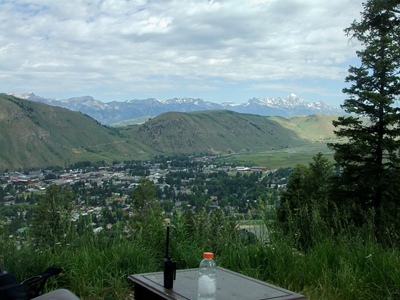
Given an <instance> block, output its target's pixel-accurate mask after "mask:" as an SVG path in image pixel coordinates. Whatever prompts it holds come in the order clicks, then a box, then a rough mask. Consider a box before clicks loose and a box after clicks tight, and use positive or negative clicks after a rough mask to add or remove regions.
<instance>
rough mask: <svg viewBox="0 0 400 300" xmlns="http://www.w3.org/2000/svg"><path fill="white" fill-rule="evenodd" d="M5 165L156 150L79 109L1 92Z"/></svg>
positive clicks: (1, 161) (141, 155) (1, 164)
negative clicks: (72, 109) (121, 134)
mask: <svg viewBox="0 0 400 300" xmlns="http://www.w3.org/2000/svg"><path fill="white" fill-rule="evenodd" d="M0 141H1V144H2V150H1V155H0V170H1V169H5V168H8V169H18V168H30V167H45V166H56V165H57V166H63V165H66V164H72V163H75V162H78V161H84V160H89V161H92V162H95V161H101V160H105V161H108V162H112V161H113V160H124V159H126V157H127V156H129V157H133V158H130V159H145V158H148V157H149V155H148V154H151V153H154V151H152V150H151V149H150V148H149V147H147V146H144V145H142V144H141V143H140V142H136V141H133V140H132V139H122V138H121V137H120V136H119V135H118V133H117V131H113V130H111V129H110V128H107V127H104V126H101V125H100V124H99V123H98V122H97V121H95V120H93V119H92V118H90V117H88V116H86V115H83V114H81V113H78V112H72V111H69V110H67V109H63V108H60V107H55V106H50V105H45V104H41V103H37V102H32V101H27V100H22V99H18V98H15V97H12V96H7V95H4V94H2V95H0Z"/></svg>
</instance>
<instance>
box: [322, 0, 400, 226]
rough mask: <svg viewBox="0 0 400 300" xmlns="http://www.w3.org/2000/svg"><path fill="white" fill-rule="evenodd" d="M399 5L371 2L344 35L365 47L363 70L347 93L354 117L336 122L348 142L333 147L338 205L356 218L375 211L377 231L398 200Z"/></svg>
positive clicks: (356, 70) (392, 0)
mask: <svg viewBox="0 0 400 300" xmlns="http://www.w3.org/2000/svg"><path fill="white" fill-rule="evenodd" d="M399 5H400V2H399V0H369V1H367V2H366V3H364V4H363V6H364V11H363V12H362V13H361V20H360V21H356V20H355V21H354V22H353V23H352V24H351V26H350V27H349V28H347V29H345V32H346V34H347V35H348V36H349V37H350V38H351V39H355V40H357V41H359V42H361V45H362V46H363V49H362V50H360V51H357V56H358V57H359V58H360V60H361V66H360V67H354V66H350V69H349V75H348V76H347V77H346V82H348V83H350V86H349V87H347V88H344V89H343V92H344V93H346V94H347V95H348V96H349V98H348V99H346V100H345V101H344V104H343V105H342V108H343V109H344V110H345V111H346V112H347V113H350V115H349V116H343V117H340V118H339V119H338V121H334V122H333V124H334V126H335V127H336V131H335V133H336V135H337V136H338V137H339V138H344V139H345V140H346V142H345V143H336V144H330V147H331V148H332V149H333V150H334V151H335V160H336V162H337V164H338V166H339V167H340V168H341V175H340V176H338V177H337V179H338V180H337V182H336V195H335V197H336V199H337V200H338V203H340V204H342V205H345V206H346V205H347V206H349V207H354V208H355V210H354V211H355V212H357V211H358V212H362V211H364V212H365V211H366V210H369V209H373V210H374V213H375V214H376V218H375V225H376V229H377V230H379V228H380V221H381V220H380V219H381V218H380V215H381V211H382V209H383V208H384V206H386V208H388V207H390V206H393V204H394V202H395V201H397V199H399V195H398V194H399V192H398V190H399V180H398V179H399V174H400V173H399V171H400V165H399V163H400V159H399V148H400V139H399V137H400V128H399V122H400V109H399V108H398V107H397V106H395V103H396V101H397V100H398V99H399V95H400V82H399V72H400V65H399V64H400V45H399V41H400V12H399ZM344 199H346V200H344ZM355 216H356V218H357V214H356V215H355ZM377 232H378V231H377Z"/></svg>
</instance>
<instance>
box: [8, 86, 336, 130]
mask: <svg viewBox="0 0 400 300" xmlns="http://www.w3.org/2000/svg"><path fill="white" fill-rule="evenodd" d="M8 94H9V95H13V96H15V97H18V98H22V99H27V100H31V101H37V102H41V103H45V104H49V105H55V106H61V107H64V108H67V109H70V110H73V111H80V112H82V113H84V114H87V115H89V116H91V117H92V118H94V119H96V120H97V121H99V122H100V123H102V124H105V125H109V124H113V123H117V122H122V121H125V120H129V119H135V118H139V117H142V116H157V115H159V114H162V113H164V112H168V111H178V112H191V111H200V110H214V109H226V110H232V111H235V112H239V113H250V114H257V115H262V116H282V117H291V116H295V115H311V114H315V113H321V114H344V111H343V110H342V109H341V108H340V107H337V106H329V105H326V104H325V103H324V102H323V101H319V102H314V103H311V102H307V101H305V100H303V99H301V98H299V97H298V96H296V95H295V94H290V95H288V96H287V97H286V98H280V97H278V98H269V97H267V98H264V99H260V98H252V99H249V100H248V101H247V102H245V103H241V104H237V103H232V102H225V103H222V104H218V103H213V102H207V101H204V100H203V99H201V98H189V97H182V98H173V99H168V100H166V101H162V100H158V99H156V98H148V99H141V100H139V99H132V100H126V101H123V102H119V101H112V102H108V103H104V102H101V101H99V100H96V99H94V98H93V97H91V96H84V97H74V98H69V99H61V100H57V99H54V98H44V97H41V96H37V95H35V94H34V93H26V94H21V95H17V94H14V93H8Z"/></svg>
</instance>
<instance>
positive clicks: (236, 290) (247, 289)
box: [128, 267, 307, 300]
mask: <svg viewBox="0 0 400 300" xmlns="http://www.w3.org/2000/svg"><path fill="white" fill-rule="evenodd" d="M197 276H198V269H187V270H178V271H177V272H176V280H175V281H174V286H173V288H172V289H166V288H164V286H163V284H164V273H163V272H157V273H145V274H135V275H131V276H129V277H128V279H129V280H131V281H132V282H133V283H135V285H139V286H140V287H141V288H144V289H146V290H149V291H151V292H152V293H154V294H157V295H158V296H159V297H160V298H161V299H182V300H183V299H197V278H198V277H197ZM217 299H218V300H224V299H244V300H245V299H248V300H267V299H274V300H278V299H279V300H283V299H291V300H295V299H298V300H300V299H307V298H306V297H304V296H303V295H300V294H296V293H293V292H291V291H288V290H285V289H282V288H280V287H277V286H274V285H272V284H268V283H266V282H263V281H260V280H257V279H254V278H251V277H248V276H245V275H242V274H239V273H236V272H233V271H230V270H227V269H224V268H220V267H218V268H217Z"/></svg>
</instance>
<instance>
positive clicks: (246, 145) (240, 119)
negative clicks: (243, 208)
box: [131, 110, 304, 153]
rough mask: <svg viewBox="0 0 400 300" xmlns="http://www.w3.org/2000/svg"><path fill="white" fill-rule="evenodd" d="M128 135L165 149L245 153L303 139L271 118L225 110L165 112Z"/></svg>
mask: <svg viewBox="0 0 400 300" xmlns="http://www.w3.org/2000/svg"><path fill="white" fill-rule="evenodd" d="M131 136H132V137H133V138H134V139H136V140H138V141H140V142H142V143H144V144H146V145H149V146H151V147H152V148H154V149H156V150H158V151H161V152H164V153H174V152H181V153H193V152H195V153H246V152H250V151H257V150H265V149H272V148H281V149H282V148H287V147H293V146H297V145H300V144H302V143H304V138H303V137H300V136H299V134H298V133H297V132H295V131H294V130H292V129H290V128H286V127H284V126H282V125H281V124H279V122H277V121H276V120H274V119H272V118H268V117H263V116H258V115H251V114H240V113H236V112H232V111H226V110H214V111H201V112H189V113H177V112H168V113H164V114H162V115H159V116H157V117H155V118H153V119H151V120H149V121H148V122H146V123H145V124H143V125H141V126H139V127H136V128H133V129H132V130H131Z"/></svg>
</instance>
